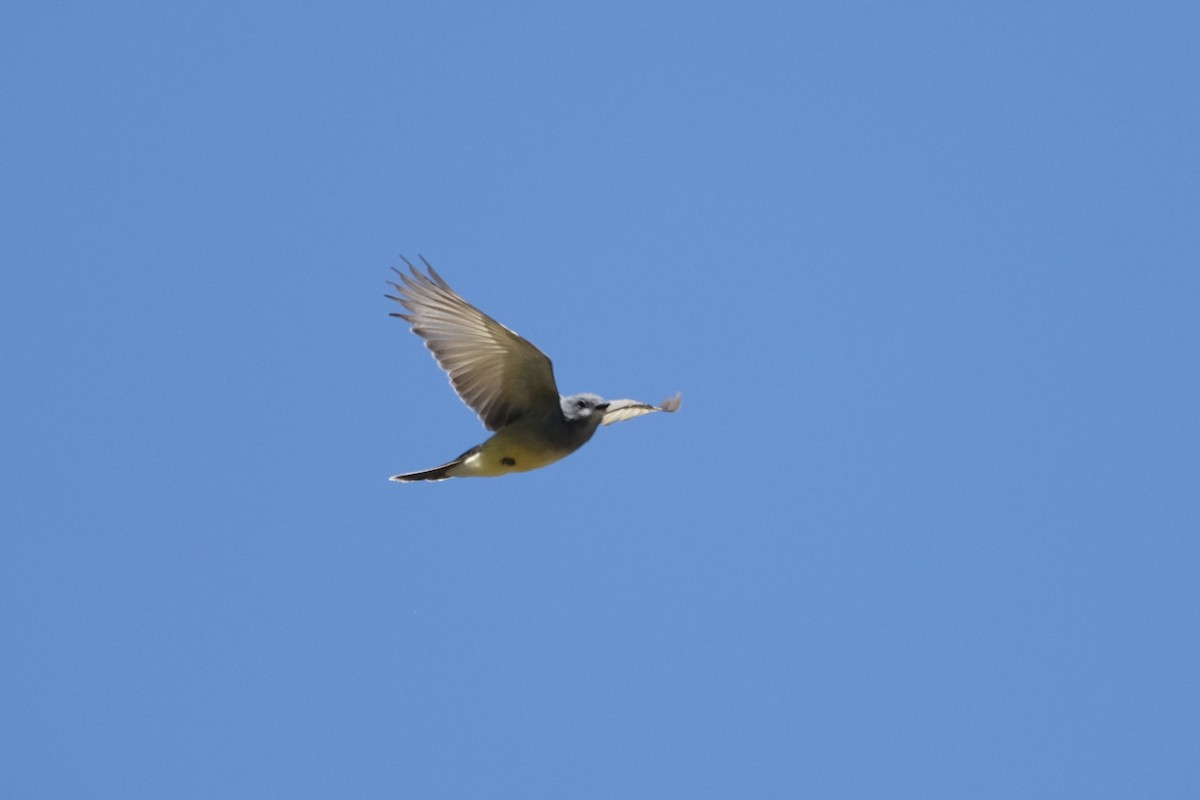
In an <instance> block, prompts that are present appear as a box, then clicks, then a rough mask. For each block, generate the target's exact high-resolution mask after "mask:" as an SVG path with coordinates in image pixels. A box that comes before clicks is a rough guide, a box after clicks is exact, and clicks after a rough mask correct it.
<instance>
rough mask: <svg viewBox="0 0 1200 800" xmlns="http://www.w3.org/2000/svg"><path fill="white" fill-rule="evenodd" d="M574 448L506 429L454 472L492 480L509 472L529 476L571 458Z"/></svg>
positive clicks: (512, 428) (459, 475)
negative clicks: (528, 474) (563, 459)
mask: <svg viewBox="0 0 1200 800" xmlns="http://www.w3.org/2000/svg"><path fill="white" fill-rule="evenodd" d="M574 449H575V448H570V449H567V448H564V447H563V446H562V445H556V444H555V443H551V442H547V441H545V440H543V439H542V438H541V437H538V436H531V435H529V432H528V431H522V430H520V429H519V428H517V427H516V426H513V427H509V428H505V429H504V430H502V431H500V432H499V433H497V434H496V435H495V436H493V437H492V438H491V439H488V440H487V441H486V442H484V443H483V447H482V448H481V449H480V450H479V452H478V453H475V454H474V455H472V456H470V457H468V458H467V459H466V460H465V461H464V462H463V463H462V464H461V465H459V466H457V467H455V468H454V471H453V474H454V475H455V476H457V477H463V478H465V477H478V478H489V477H495V476H497V475H507V474H508V473H510V472H528V471H529V470H531V469H538V468H539V467H544V466H546V465H547V464H553V463H554V462H555V461H558V460H559V459H561V458H563V457H564V456H566V455H569V454H570V453H571V452H572V450H574Z"/></svg>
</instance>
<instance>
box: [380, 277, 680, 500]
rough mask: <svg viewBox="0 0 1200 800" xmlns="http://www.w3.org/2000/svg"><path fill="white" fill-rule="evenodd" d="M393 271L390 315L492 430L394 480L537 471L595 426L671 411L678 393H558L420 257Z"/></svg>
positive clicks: (543, 365) (515, 339) (511, 339)
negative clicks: (660, 397)
mask: <svg viewBox="0 0 1200 800" xmlns="http://www.w3.org/2000/svg"><path fill="white" fill-rule="evenodd" d="M405 263H407V264H408V266H409V270H410V272H411V274H406V273H403V272H400V271H399V270H396V274H397V275H399V276H400V281H401V282H400V283H392V286H393V287H395V289H396V291H397V294H398V296H392V295H388V297H389V298H391V299H392V300H395V301H396V302H398V303H400V304H401V305H402V306H404V307H405V309H407V310H408V312H409V313H407V314H400V313H395V314H393V316H396V317H400V318H401V319H404V320H406V321H408V322H410V323H412V326H413V332H414V333H416V334H418V335H419V336H421V337H422V338H423V339H424V340H425V344H426V346H428V347H429V349H430V350H431V351H432V352H433V355H434V358H436V359H437V361H438V364H440V365H441V367H442V368H443V369H444V370H446V372H447V373H448V374H449V376H450V382H451V384H452V385H453V386H454V389H455V391H457V392H458V395H459V397H461V398H462V400H463V402H465V403H466V404H467V405H468V406H470V407H471V408H472V409H474V410H475V411H476V412H477V413H478V414H479V416H480V417H481V418H482V419H483V423H484V425H485V426H486V427H487V428H489V429H490V430H494V431H495V432H496V433H495V434H494V435H493V436H492V437H491V438H490V439H488V440H487V441H485V442H483V443H482V444H480V445H477V446H475V447H472V448H471V449H470V450H468V451H467V452H465V453H463V454H462V455H461V456H459V457H458V458H456V459H454V460H453V461H450V462H448V463H446V464H443V465H441V466H439V467H434V468H432V469H427V470H422V471H420V472H410V473H405V474H403V475H394V476H392V480H394V481H406V482H407V481H440V480H445V479H446V478H467V477H496V476H499V475H507V474H508V473H510V472H527V471H529V470H532V469H538V468H539V467H544V466H546V465H548V464H552V463H554V462H555V461H558V460H559V459H561V458H563V457H564V456H567V455H570V454H571V453H573V452H575V451H576V450H578V449H579V448H580V447H582V446H583V445H584V444H585V443H586V442H587V441H588V439H591V438H592V435H593V434H594V433H595V432H596V428H598V427H599V426H600V425H609V424H612V423H613V422H619V421H621V420H624V419H630V418H632V417H635V416H640V415H642V414H649V413H651V412H654V411H675V410H677V409H678V408H679V396H678V395H676V396H675V397H674V398H671V399H670V400H668V401H666V402H664V403H662V404H661V405H660V406H654V405H650V404H648V403H640V402H638V401H636V400H616V401H612V402H606V401H604V400H603V399H601V398H600V397H598V396H596V395H594V394H577V395H570V396H568V397H562V396H560V395H559V393H558V388H557V386H556V384H555V382H554V370H553V367H552V365H551V363H550V359H549V358H547V357H546V355H545V354H544V353H542V351H540V350H538V349H537V348H536V347H534V346H533V345H532V344H531V343H530V342H528V341H527V340H526V339H523V338H522V337H520V336H518V335H517V334H516V333H514V332H513V331H511V330H509V329H508V328H506V327H504V326H503V325H501V324H500V323H499V322H496V321H495V320H494V319H492V318H491V317H489V316H487V315H486V314H484V313H483V312H482V311H480V310H479V309H477V308H475V307H474V306H472V305H471V304H470V303H468V302H467V301H466V300H463V299H462V297H460V296H459V295H458V294H457V293H455V292H454V290H453V289H451V288H450V286H449V285H448V284H447V283H446V282H445V281H444V280H442V278H441V276H439V275H438V274H437V272H436V271H434V269H433V267H431V266H430V265H429V262H425V266H426V268H427V269H428V270H429V274H428V275H425V274H423V273H422V272H420V271H418V270H417V268H416V267H414V266H413V265H412V264H411V263H409V262H407V261H406V262H405Z"/></svg>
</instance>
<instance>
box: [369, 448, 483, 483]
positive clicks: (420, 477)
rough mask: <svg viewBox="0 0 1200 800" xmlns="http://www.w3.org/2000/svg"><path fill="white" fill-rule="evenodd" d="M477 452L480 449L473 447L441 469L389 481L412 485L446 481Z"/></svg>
mask: <svg viewBox="0 0 1200 800" xmlns="http://www.w3.org/2000/svg"><path fill="white" fill-rule="evenodd" d="M477 452H479V448H478V447H472V448H471V449H470V450H468V451H467V452H465V453H463V454H462V455H461V456H459V457H458V458H456V459H454V460H453V461H451V462H450V463H448V464H442V465H441V466H440V467H434V468H433V469H425V470H421V471H420V472H406V473H404V474H403V475H393V476H392V477H390V478H388V480H389V481H400V482H401V483H410V482H412V481H444V480H446V479H447V478H453V477H454V476H453V475H451V474H450V470H452V469H454V468H455V467H457V466H458V465H459V464H461V463H462V462H464V461H466V460H467V457H468V456H473V455H475V453H477Z"/></svg>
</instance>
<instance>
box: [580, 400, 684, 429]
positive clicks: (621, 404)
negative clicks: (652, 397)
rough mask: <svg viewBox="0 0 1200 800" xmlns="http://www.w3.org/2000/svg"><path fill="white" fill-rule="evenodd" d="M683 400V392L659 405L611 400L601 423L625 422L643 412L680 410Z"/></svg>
mask: <svg viewBox="0 0 1200 800" xmlns="http://www.w3.org/2000/svg"><path fill="white" fill-rule="evenodd" d="M682 402H683V395H681V394H677V395H675V396H674V397H672V398H670V399H669V400H663V401H662V404H661V405H657V406H652V405H650V404H649V403H642V402H640V401H638V400H612V401H609V404H608V410H606V411H605V412H604V419H602V420H600V424H601V425H612V424H613V423H614V422H623V421H625V420H627V419H633V418H634V417H640V416H641V415H642V414H653V413H654V412H655V411H678V410H679V406H680V404H681V403H682Z"/></svg>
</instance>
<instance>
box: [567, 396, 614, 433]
mask: <svg viewBox="0 0 1200 800" xmlns="http://www.w3.org/2000/svg"><path fill="white" fill-rule="evenodd" d="M559 403H560V404H561V406H562V413H563V416H564V417H566V418H567V422H584V421H586V422H590V423H592V424H594V425H599V424H600V420H602V419H604V411H605V410H606V409H607V408H608V403H606V402H605V401H604V398H602V397H601V396H600V395H598V394H588V393H587V392H584V393H583V394H573V395H570V396H569V397H563V398H561V399H560V400H559Z"/></svg>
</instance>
